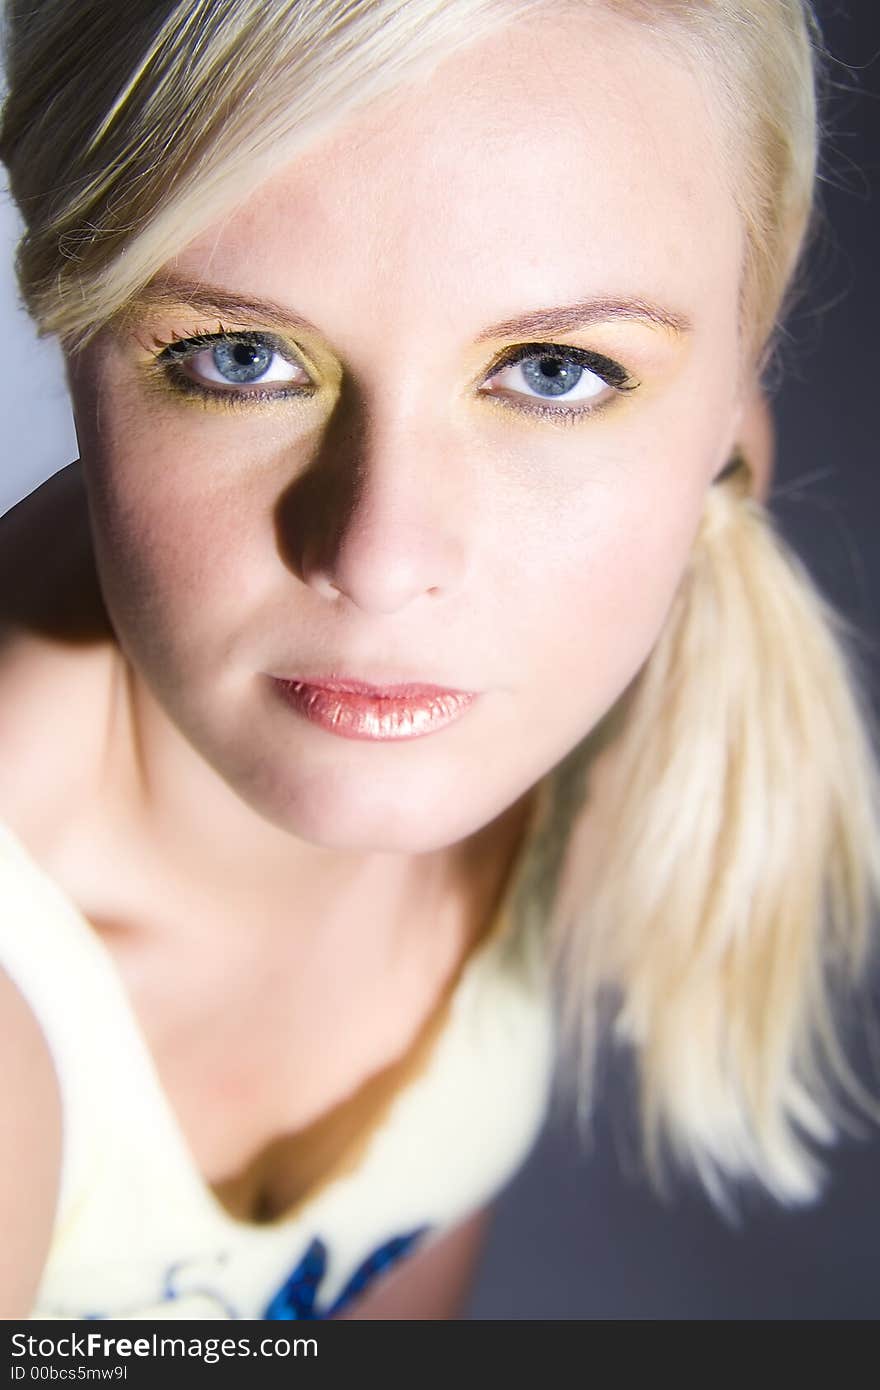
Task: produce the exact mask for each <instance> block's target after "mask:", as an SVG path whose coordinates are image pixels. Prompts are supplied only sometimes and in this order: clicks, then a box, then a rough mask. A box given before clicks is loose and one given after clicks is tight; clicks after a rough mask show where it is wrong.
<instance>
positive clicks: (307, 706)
mask: <svg viewBox="0 0 880 1390" xmlns="http://www.w3.org/2000/svg"><path fill="white" fill-rule="evenodd" d="M272 684H273V685H274V687H275V689H276V690H277V691H278V693H279V695H281V697H282V699H284V700H285V702H286V703H287V704H289V705H291V706H292V707H293V709H295V710H296V712H297V713H298V714H301V715H303V716H304V717H305V718H306V719H308V720H310V721H311V723H313V724H317V725H318V726H319V727H320V728H322V729H326V730H327V732H328V733H331V734H338V735H339V737H340V738H356V739H378V740H388V739H406V738H421V737H422V736H423V735H424V734H432V733H434V732H435V731H436V730H438V729H442V728H444V727H445V726H446V725H447V724H451V723H452V721H453V720H455V719H458V718H459V716H460V715H462V714H464V712H465V710H467V709H469V708H470V706H471V705H472V704H473V702H474V700H476V698H477V697H476V694H475V693H474V692H473V691H467V690H448V689H445V688H444V687H442V686H439V685H417V684H413V683H412V682H410V683H408V684H405V685H390V686H375V685H370V684H369V683H368V682H366V681H353V680H341V679H337V678H335V677H331V676H328V677H326V678H324V677H321V678H320V680H319V681H318V680H315V681H302V680H296V679H291V678H284V679H281V678H279V677H277V676H275V677H273V678H272Z"/></svg>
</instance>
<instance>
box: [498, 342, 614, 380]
mask: <svg viewBox="0 0 880 1390" xmlns="http://www.w3.org/2000/svg"><path fill="white" fill-rule="evenodd" d="M525 357H559V358H562V359H563V360H567V361H570V362H576V363H577V364H578V366H580V367H586V368H587V369H588V370H589V371H591V372H595V373H596V375H597V376H600V377H601V378H602V380H603V381H605V382H607V384H608V385H609V386H613V387H614V388H615V389H616V390H618V391H632V390H633V389H634V388H635V386H637V385H638V383H637V382H634V381H633V379H632V377H631V376H630V374H629V372H628V371H627V370H626V368H625V367H622V366H621V365H620V363H619V362H614V361H612V359H611V358H610V357H603V356H602V354H601V353H598V352H590V351H589V349H587V348H580V347H571V346H568V345H565V346H563V344H561V343H520V344H519V345H518V346H517V347H515V348H509V349H508V350H507V351H505V352H503V353H502V354H501V356H500V357H499V358H498V359H497V361H496V362H494V363H493V364H492V368H491V371H490V372H489V376H494V375H495V373H496V372H499V371H501V369H502V368H503V367H511V366H514V365H515V364H516V363H517V362H521V361H522V360H523V358H525Z"/></svg>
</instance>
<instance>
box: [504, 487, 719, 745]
mask: <svg viewBox="0 0 880 1390" xmlns="http://www.w3.org/2000/svg"><path fill="white" fill-rule="evenodd" d="M636 472H637V470H628V472H627V474H626V475H624V474H623V472H622V471H621V473H620V475H619V476H618V477H616V478H615V479H614V480H613V481H610V482H608V483H603V484H602V485H601V486H600V485H599V484H596V485H595V486H591V487H590V488H589V489H588V493H585V494H584V496H583V498H582V500H581V501H580V503H579V504H578V505H571V500H570V501H569V506H568V507H567V508H566V509H565V510H564V511H560V512H559V513H558V514H557V515H556V516H555V517H554V520H553V524H552V527H551V528H550V529H549V530H548V531H547V532H546V533H545V534H544V536H543V538H542V543H541V544H540V545H537V546H535V547H534V548H532V549H531V550H530V553H529V557H528V561H527V563H528V566H529V574H530V582H529V584H528V591H527V593H525V594H524V595H523V600H522V611H523V613H524V614H525V622H524V625H523V627H522V628H521V631H522V632H523V633H524V635H525V636H526V641H528V642H529V643H530V645H531V648H532V650H531V652H530V653H529V654H528V669H529V671H530V673H531V679H532V681H533V683H534V684H535V686H536V687H540V686H541V685H547V683H548V680H549V678H550V675H551V673H552V679H553V681H554V682H556V680H557V679H558V680H559V681H560V683H561V684H562V686H566V685H567V686H568V687H569V688H570V689H572V691H575V692H578V693H577V699H578V700H580V701H581V702H582V701H583V698H584V696H585V694H586V692H590V693H591V696H592V700H593V706H592V708H591V709H590V710H589V711H588V714H589V715H590V718H591V719H593V718H598V717H599V716H600V714H601V713H603V712H604V710H605V709H606V708H607V707H608V706H610V704H611V703H612V702H613V700H614V699H616V697H617V696H618V695H619V694H620V693H622V691H623V689H624V688H625V687H626V685H627V684H628V682H629V681H630V679H631V678H632V677H633V676H634V675H635V674H636V672H637V671H638V669H639V668H640V666H641V665H642V663H643V662H644V660H645V659H646V658H647V657H648V655H649V654H650V651H651V648H652V647H653V645H654V643H655V641H656V640H657V638H658V637H659V635H660V633H661V631H662V628H663V624H664V621H665V618H666V616H667V614H668V611H669V607H670V605H671V603H672V600H673V598H674V596H675V592H676V590H677V588H678V586H679V583H680V581H681V578H682V576H683V573H684V571H685V568H686V566H687V562H688V557H689V554H690V551H691V549H692V546H693V542H694V537H695V534H696V530H697V527H698V525H699V520H700V514H701V509H702V506H703V505H704V498H705V486H704V484H703V482H702V480H701V479H700V477H699V470H698V469H696V468H694V469H691V470H690V472H689V473H688V472H687V471H686V470H682V471H681V472H680V474H679V481H678V482H677V483H676V485H675V486H669V487H665V488H663V489H660V488H658V487H656V486H653V487H652V486H650V485H649V483H648V480H647V479H646V478H645V477H644V474H643V473H641V474H640V476H638V477H637V476H636ZM579 707H580V708H581V709H583V704H582V703H581V705H580V706H579Z"/></svg>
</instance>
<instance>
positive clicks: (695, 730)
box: [551, 455, 880, 1214]
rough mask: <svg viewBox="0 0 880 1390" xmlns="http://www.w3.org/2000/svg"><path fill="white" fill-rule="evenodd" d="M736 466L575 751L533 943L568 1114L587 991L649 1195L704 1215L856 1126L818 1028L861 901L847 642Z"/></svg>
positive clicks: (775, 1189) (862, 719) (780, 1189)
mask: <svg viewBox="0 0 880 1390" xmlns="http://www.w3.org/2000/svg"><path fill="white" fill-rule="evenodd" d="M736 464H737V467H735V468H734V469H733V470H731V471H730V472H729V475H728V476H724V477H723V479H722V480H719V481H718V482H717V483H716V485H715V486H713V487H712V488H710V489H709V495H708V497H707V504H706V510H705V514H704V517H703V519H702V522H701V525H700V529H699V532H698V535H697V538H696V542H695V545H694V549H693V553H692V557H691V560H690V564H689V567H688V570H687V572H686V574H685V576H684V578H683V581H682V583H681V586H680V589H679V592H678V593H677V595H676V599H675V602H674V604H673V607H672V609H671V611H670V614H669V618H668V621H667V624H666V626H665V629H664V631H663V634H662V636H661V639H660V641H659V642H658V643H657V644H656V646H655V648H654V650H653V652H652V654H651V656H650V658H649V660H648V661H647V663H646V665H645V666H644V667H643V668H642V671H641V672H640V673H639V676H638V677H637V679H636V681H635V682H634V683H633V685H632V686H631V688H630V689H629V690H628V691H627V692H626V695H625V697H624V699H623V700H622V701H621V703H620V707H619V708H616V709H615V710H614V711H613V712H612V717H611V719H610V720H608V721H603V724H602V725H600V726H599V728H598V729H597V730H594V733H593V735H592V736H591V738H590V739H588V740H587V746H586V748H585V749H584V750H583V751H584V753H585V755H586V756H584V758H583V765H584V768H585V775H586V791H587V796H586V802H585V808H584V810H583V812H582V814H581V815H580V817H579V818H578V819H577V821H576V822H575V823H574V824H573V825H572V828H571V834H570V841H569V844H568V847H567V851H566V855H565V861H564V868H563V872H562V874H561V878H560V887H559V894H558V898H557V903H556V911H555V913H554V920H553V928H552V933H551V935H552V942H553V949H554V955H555V958H556V960H557V963H558V964H559V965H561V967H562V968H561V969H560V970H559V979H560V982H561V985H562V999H561V1005H562V1020H561V1026H562V1033H563V1036H564V1037H565V1038H567V1040H568V1044H569V1061H570V1063H572V1064H573V1065H572V1071H571V1072H570V1073H568V1072H567V1073H566V1075H567V1077H568V1079H569V1080H571V1079H574V1080H575V1083H576V1086H577V1091H578V1099H579V1113H580V1116H581V1119H582V1120H583V1119H584V1118H587V1117H588V1116H589V1112H590V1104H591V1099H590V1098H591V1089H592V1084H593V1074H594V1066H595V1052H596V1045H597V1039H598V1037H599V1032H600V1030H599V1027H598V1024H597V1016H596V1011H597V1009H598V1007H599V1004H600V1001H601V999H602V998H603V997H604V998H608V997H609V991H611V996H612V997H613V998H614V999H615V1000H616V1003H615V1008H614V1016H613V1028H612V1035H613V1037H614V1038H615V1039H616V1040H617V1041H619V1042H621V1043H624V1044H626V1045H629V1046H631V1047H632V1049H633V1057H634V1060H635V1063H636V1072H637V1077H638V1082H639V1094H640V1116H641V1136H642V1143H643V1157H644V1159H645V1164H646V1167H647V1170H648V1173H649V1175H650V1177H651V1179H652V1181H653V1183H654V1185H655V1187H656V1188H657V1190H658V1191H660V1192H663V1191H664V1190H665V1186H666V1179H665V1176H664V1161H663V1160H664V1153H665V1152H668V1153H669V1154H670V1155H671V1156H672V1158H673V1159H674V1160H675V1161H676V1162H677V1163H678V1164H679V1165H681V1166H684V1167H685V1168H689V1169H691V1170H692V1171H694V1172H695V1173H696V1174H697V1175H698V1177H699V1178H700V1180H701V1181H702V1183H703V1184H704V1186H705V1187H706V1188H707V1190H708V1191H709V1193H710V1195H711V1197H712V1198H713V1200H714V1201H715V1203H716V1204H717V1205H718V1207H719V1208H720V1209H722V1210H723V1211H725V1212H727V1213H728V1214H730V1213H731V1212H732V1210H733V1208H732V1205H731V1202H730V1191H729V1187H730V1183H731V1182H732V1181H734V1182H735V1181H738V1180H743V1179H757V1180H758V1181H759V1182H760V1183H762V1184H763V1185H764V1186H765V1187H766V1188H767V1189H769V1191H770V1192H771V1193H772V1194H773V1195H774V1196H775V1197H776V1198H777V1199H778V1200H779V1201H781V1202H783V1203H787V1204H794V1203H799V1202H805V1201H809V1200H811V1199H813V1198H815V1196H816V1195H817V1193H818V1191H819V1189H820V1182H821V1177H822V1171H823V1169H822V1165H821V1163H820V1161H819V1160H818V1159H817V1157H816V1156H815V1155H814V1154H813V1153H812V1152H811V1150H810V1148H809V1146H808V1141H810V1140H815V1141H819V1142H821V1143H830V1142H831V1141H832V1140H833V1138H834V1136H835V1133H836V1130H837V1127H838V1126H842V1125H845V1126H848V1127H853V1126H854V1125H855V1123H856V1116H855V1113H854V1112H853V1111H850V1110H848V1109H847V1108H846V1107H845V1105H844V1104H843V1093H845V1094H846V1095H847V1096H848V1097H849V1098H850V1099H851V1100H852V1101H854V1102H855V1105H856V1107H857V1109H858V1110H860V1111H861V1112H863V1113H865V1114H869V1115H871V1116H872V1117H873V1118H875V1119H877V1118H880V1104H878V1103H877V1102H876V1101H875V1100H873V1099H872V1098H871V1096H870V1095H869V1094H868V1093H867V1092H866V1091H865V1090H864V1089H863V1087H862V1085H861V1083H860V1082H859V1080H858V1078H857V1077H856V1076H855V1074H854V1072H853V1071H852V1068H851V1067H850V1065H849V1063H848V1062H847V1060H846V1057H845V1055H844V1050H843V1047H842V1045H841V1041H840V1038H839V1036H838V1028H837V1025H836V1023H835V998H834V992H835V989H836V988H837V987H840V988H841V989H846V988H847V987H851V986H854V985H856V984H858V982H859V981H860V980H861V979H862V978H863V975H864V972H865V969H866V966H867V964H868V960H869V956H870V948H871V940H872V939H871V914H872V908H873V907H874V906H876V904H877V903H878V902H880V774H878V765H877V761H876V755H875V751H874V748H873V747H872V737H871V733H870V731H871V730H872V729H873V723H872V718H871V714H870V711H869V708H868V704H867V700H866V698H865V696H864V694H863V687H864V676H863V673H862V672H861V670H860V669H859V659H858V656H857V653H856V651H855V646H854V643H853V638H854V636H855V634H854V632H853V630H852V629H851V628H850V627H849V625H848V624H847V623H846V622H845V620H844V619H843V618H842V617H841V616H840V614H838V613H837V612H836V611H835V610H834V609H833V608H832V607H831V606H830V605H829V604H828V603H827V602H826V600H825V599H824V598H823V597H822V596H821V594H820V593H819V592H818V591H817V589H816V587H815V585H814V583H813V581H812V579H811V577H810V575H809V573H808V571H807V570H806V569H805V567H804V565H803V564H802V563H801V561H800V560H799V559H798V557H797V556H796V555H795V554H794V553H793V552H792V551H791V550H790V549H789V548H788V546H787V545H786V543H785V542H784V540H783V539H782V537H781V536H780V535H779V534H778V532H777V530H776V529H775V527H774V524H773V521H772V519H771V517H770V516H769V514H768V513H767V511H766V510H765V509H764V507H763V506H762V505H761V504H760V503H758V502H757V501H755V500H754V498H753V497H752V496H751V495H750V493H749V483H748V477H749V474H748V467H747V465H746V464H745V460H744V459H743V458H742V456H741V455H738V456H737V458H736ZM725 473H727V470H725ZM873 741H874V742H876V737H874V740H873ZM838 1002H839V1001H838ZM834 1079H836V1080H837V1081H838V1082H840V1084H841V1088H842V1094H840V1095H838V1094H835V1091H834V1088H833V1086H832V1081H833V1080H834Z"/></svg>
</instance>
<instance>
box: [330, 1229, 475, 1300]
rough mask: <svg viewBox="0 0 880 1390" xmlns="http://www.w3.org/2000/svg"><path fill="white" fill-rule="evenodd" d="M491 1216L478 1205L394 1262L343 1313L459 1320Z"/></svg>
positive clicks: (468, 1293)
mask: <svg viewBox="0 0 880 1390" xmlns="http://www.w3.org/2000/svg"><path fill="white" fill-rule="evenodd" d="M492 1216H493V1208H492V1206H491V1205H486V1206H483V1207H480V1208H479V1209H478V1210H477V1211H476V1212H474V1213H473V1214H472V1215H471V1216H469V1217H466V1218H465V1220H464V1221H460V1222H459V1224H458V1225H457V1226H454V1227H453V1228H452V1230H451V1231H448V1232H447V1233H446V1234H445V1235H443V1236H440V1237H439V1238H438V1239H437V1240H435V1241H433V1242H432V1243H431V1245H430V1246H428V1247H427V1248H426V1249H424V1250H420V1251H417V1252H416V1253H415V1254H414V1255H412V1256H411V1257H410V1258H409V1259H407V1260H404V1262H403V1263H402V1264H400V1265H397V1266H396V1267H395V1268H394V1269H393V1270H392V1271H391V1272H390V1273H389V1274H388V1275H387V1276H386V1278H384V1279H383V1280H382V1281H381V1283H379V1284H377V1285H376V1286H375V1287H373V1288H372V1289H370V1290H369V1291H368V1292H367V1293H366V1294H365V1295H364V1297H363V1298H362V1299H360V1301H359V1302H358V1303H357V1304H356V1306H355V1307H354V1308H353V1309H352V1311H351V1312H350V1313H347V1314H345V1315H344V1316H346V1317H347V1318H349V1319H352V1320H355V1319H357V1320H359V1321H366V1320H376V1321H389V1322H390V1321H394V1322H400V1321H409V1320H426V1319H427V1320H429V1321H441V1320H450V1319H456V1318H460V1317H461V1315H462V1312H463V1310H464V1306H465V1303H466V1301H467V1299H468V1297H469V1295H470V1291H471V1286H472V1284H473V1281H474V1277H475V1275H476V1271H477V1266H478V1264H479V1260H480V1257H481V1255H482V1253H483V1247H484V1245H485V1242H486V1236H487V1234H488V1230H489V1225H490V1222H491V1220H492Z"/></svg>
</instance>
